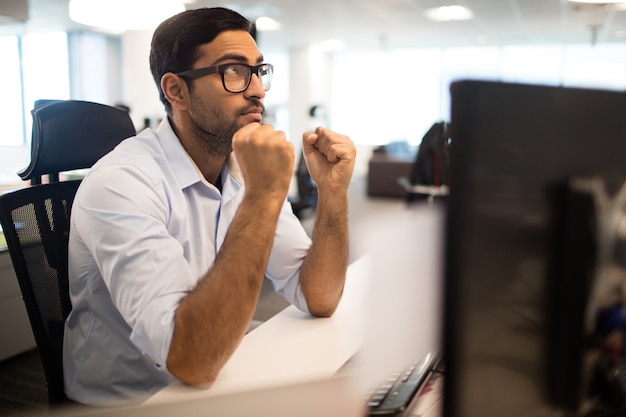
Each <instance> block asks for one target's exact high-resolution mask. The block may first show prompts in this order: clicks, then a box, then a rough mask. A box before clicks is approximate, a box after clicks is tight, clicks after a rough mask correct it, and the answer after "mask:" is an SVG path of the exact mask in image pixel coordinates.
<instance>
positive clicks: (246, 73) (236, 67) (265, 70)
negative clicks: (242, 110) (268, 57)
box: [176, 64, 274, 93]
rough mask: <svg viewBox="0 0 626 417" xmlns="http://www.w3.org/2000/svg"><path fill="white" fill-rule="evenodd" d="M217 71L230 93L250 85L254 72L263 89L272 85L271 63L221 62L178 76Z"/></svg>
mask: <svg viewBox="0 0 626 417" xmlns="http://www.w3.org/2000/svg"><path fill="white" fill-rule="evenodd" d="M215 73H219V74H220V75H221V76H222V85H223V86H224V89H225V90H226V91H228V92H230V93H241V92H242V91H245V90H246V88H248V86H249V85H250V81H251V80H252V74H256V75H257V76H258V77H259V80H261V84H262V85H263V89H264V90H265V91H267V90H269V89H270V87H271V86H272V74H273V73H274V66H273V65H272V64H259V65H247V64H222V65H216V66H213V67H205V68H197V69H192V70H187V71H182V72H179V73H178V74H176V75H178V76H179V77H186V78H189V79H192V80H194V79H196V78H200V77H204V76H205V75H209V74H215Z"/></svg>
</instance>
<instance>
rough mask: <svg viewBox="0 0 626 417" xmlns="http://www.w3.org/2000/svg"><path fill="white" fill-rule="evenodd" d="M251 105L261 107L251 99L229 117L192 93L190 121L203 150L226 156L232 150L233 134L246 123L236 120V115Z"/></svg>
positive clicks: (260, 104)
mask: <svg viewBox="0 0 626 417" xmlns="http://www.w3.org/2000/svg"><path fill="white" fill-rule="evenodd" d="M251 106H255V107H261V108H263V104H262V103H261V102H260V101H258V100H251V104H250V105H248V106H246V107H245V108H241V109H238V110H237V111H236V112H235V114H234V117H232V118H229V117H227V115H225V114H224V113H223V112H221V109H220V108H219V107H208V108H207V106H206V104H205V103H204V102H201V101H200V100H198V99H197V98H195V97H194V96H193V95H192V99H191V109H190V110H191V111H190V112H189V114H190V116H191V122H192V124H193V127H192V128H193V133H194V135H195V137H196V138H197V139H198V142H199V143H200V144H201V145H202V147H203V148H204V150H205V151H206V152H207V153H208V154H210V155H213V156H218V157H224V158H226V157H228V155H230V153H231V152H232V150H233V147H232V143H233V136H234V135H235V133H236V132H237V131H238V130H239V129H241V128H242V127H243V126H245V124H246V123H241V122H237V120H236V119H237V117H238V116H239V115H240V114H243V113H244V112H245V110H246V109H247V108H250V107H251Z"/></svg>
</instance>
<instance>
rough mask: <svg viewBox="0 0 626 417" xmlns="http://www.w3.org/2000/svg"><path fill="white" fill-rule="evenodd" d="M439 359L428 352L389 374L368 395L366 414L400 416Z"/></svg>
mask: <svg viewBox="0 0 626 417" xmlns="http://www.w3.org/2000/svg"><path fill="white" fill-rule="evenodd" d="M438 361H439V355H437V354H434V353H429V354H427V355H425V356H424V357H423V358H422V359H420V360H419V361H417V362H415V363H413V364H411V365H409V366H407V367H406V368H404V369H401V370H398V371H397V372H395V373H393V374H391V375H389V377H387V378H386V379H385V380H384V381H383V382H382V383H381V384H380V385H378V386H377V387H376V388H375V389H374V390H373V392H372V393H371V394H370V395H369V396H368V401H367V407H368V416H400V415H402V413H404V412H405V411H406V410H407V408H408V406H409V404H410V403H411V401H412V400H413V398H414V397H415V394H417V392H418V391H419V389H420V387H421V386H422V385H423V384H424V382H425V381H426V379H427V377H428V376H429V375H430V373H431V371H432V370H433V368H434V367H435V366H436V365H437V362H438Z"/></svg>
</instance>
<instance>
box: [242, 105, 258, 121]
mask: <svg viewBox="0 0 626 417" xmlns="http://www.w3.org/2000/svg"><path fill="white" fill-rule="evenodd" d="M241 115H242V116H247V117H252V118H254V119H257V120H261V119H263V108H262V107H253V108H250V109H247V110H244V111H243V112H242V113H241Z"/></svg>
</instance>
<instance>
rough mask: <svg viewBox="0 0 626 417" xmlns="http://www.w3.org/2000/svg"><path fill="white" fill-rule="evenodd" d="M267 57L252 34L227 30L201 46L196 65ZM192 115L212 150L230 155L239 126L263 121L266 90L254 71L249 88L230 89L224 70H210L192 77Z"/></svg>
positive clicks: (252, 62)
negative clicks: (217, 71)
mask: <svg viewBox="0 0 626 417" xmlns="http://www.w3.org/2000/svg"><path fill="white" fill-rule="evenodd" d="M262 61H263V56H262V55H261V53H260V52H259V50H258V48H257V46H256V43H255V41H254V39H253V38H252V36H250V34H249V33H247V32H245V31H241V30H238V31H226V32H222V33H221V34H219V35H218V36H217V37H216V38H215V39H214V40H213V42H211V43H208V44H206V45H203V46H202V47H201V48H200V59H198V61H196V63H195V64H194V67H193V68H194V69H195V68H203V67H211V66H214V65H221V64H233V63H243V64H248V65H257V64H260V63H261V62H262ZM192 83H193V84H192V85H193V87H192V89H191V101H190V108H189V115H190V117H191V121H192V123H193V125H194V126H193V129H194V131H195V133H196V136H197V137H198V138H199V139H200V140H201V141H202V142H203V145H204V146H205V147H206V148H207V150H208V152H210V153H211V154H214V155H222V156H226V155H228V154H229V153H230V152H231V150H232V148H231V142H232V137H233V135H234V134H235V132H236V131H237V130H239V129H240V128H241V127H243V126H245V125H246V124H248V123H252V122H261V121H262V115H263V110H264V107H263V98H264V97H265V90H264V89H263V86H262V85H261V82H260V80H259V79H258V77H257V76H256V75H255V74H253V75H252V79H251V80H250V85H249V86H248V88H247V89H246V90H245V91H242V92H240V93H231V92H228V91H226V89H225V88H224V86H223V84H222V77H221V75H220V74H218V73H216V74H210V75H206V76H204V77H200V78H197V79H195V80H193V81H192Z"/></svg>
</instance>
